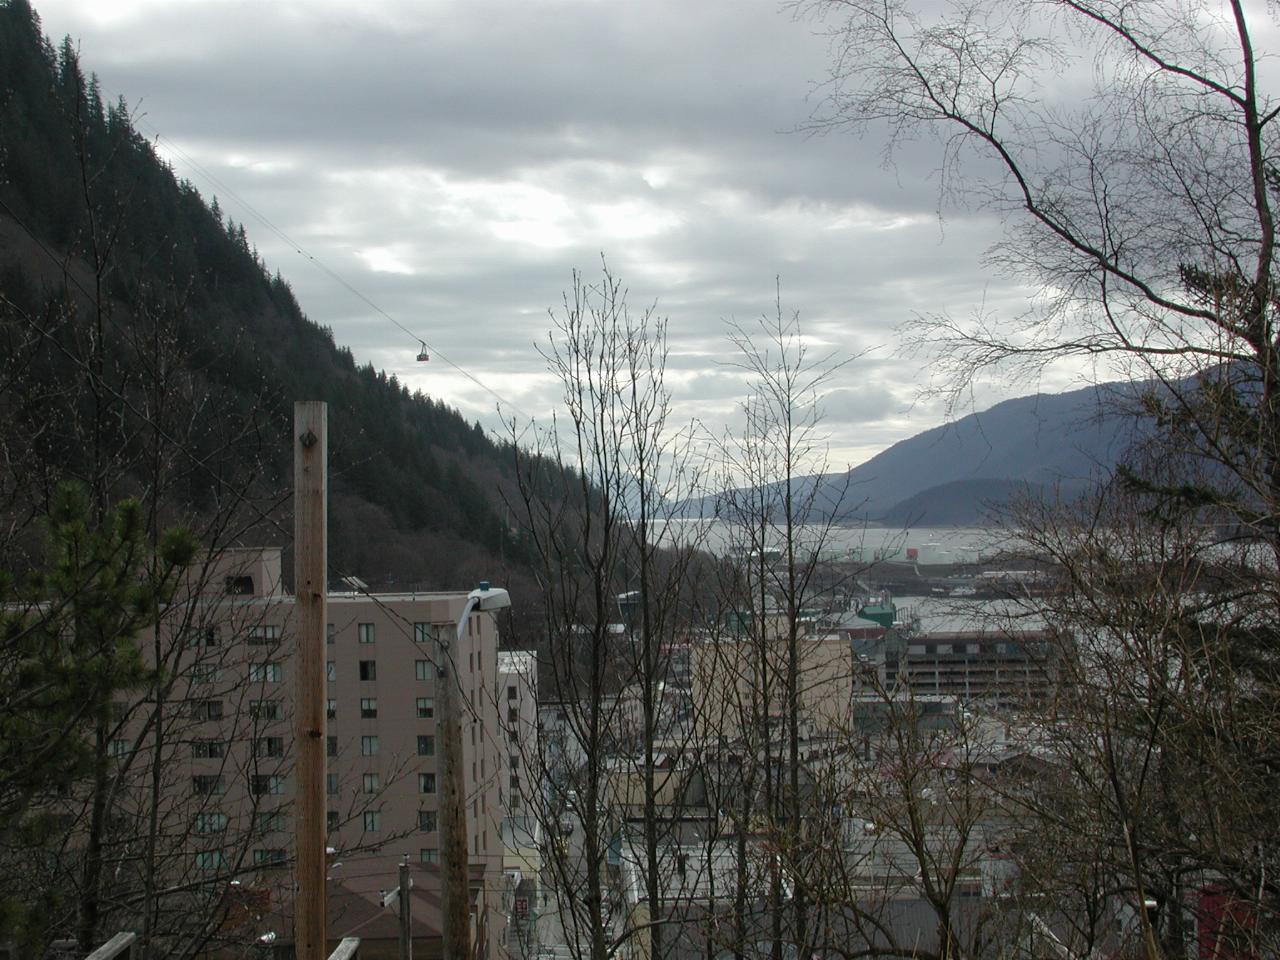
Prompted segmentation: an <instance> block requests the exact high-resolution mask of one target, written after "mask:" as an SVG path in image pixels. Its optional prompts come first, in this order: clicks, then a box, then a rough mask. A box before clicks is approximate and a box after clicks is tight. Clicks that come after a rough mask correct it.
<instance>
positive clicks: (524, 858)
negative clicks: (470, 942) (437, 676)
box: [498, 650, 543, 957]
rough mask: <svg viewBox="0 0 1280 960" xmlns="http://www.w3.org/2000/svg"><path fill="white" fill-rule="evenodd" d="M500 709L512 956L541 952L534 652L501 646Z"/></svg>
mask: <svg viewBox="0 0 1280 960" xmlns="http://www.w3.org/2000/svg"><path fill="white" fill-rule="evenodd" d="M498 709H499V711H500V713H501V715H502V724H503V725H502V742H503V744H504V753H503V754H502V757H503V759H504V766H503V774H502V776H501V777H500V782H499V788H498V794H499V799H500V801H501V803H502V806H503V819H502V872H503V877H504V878H505V881H506V885H507V890H506V907H507V913H508V917H509V921H508V925H507V930H506V942H505V943H504V944H503V946H504V947H505V949H506V952H507V954H508V956H511V957H533V956H536V955H537V952H538V948H539V943H538V936H537V934H538V915H539V911H540V906H541V883H540V880H541V877H542V844H543V831H542V824H541V822H540V821H539V818H538V816H537V814H538V812H539V809H540V803H539V797H538V796H537V794H536V791H537V790H538V789H539V780H540V774H539V771H540V769H541V756H540V754H539V750H538V662H537V657H536V656H535V655H534V653H533V652H532V651H528V650H499V651H498Z"/></svg>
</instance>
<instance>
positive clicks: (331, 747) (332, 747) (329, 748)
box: [324, 735, 338, 757]
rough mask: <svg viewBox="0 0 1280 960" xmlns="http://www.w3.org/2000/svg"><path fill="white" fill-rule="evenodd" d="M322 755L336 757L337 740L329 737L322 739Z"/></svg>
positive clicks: (331, 736)
mask: <svg viewBox="0 0 1280 960" xmlns="http://www.w3.org/2000/svg"><path fill="white" fill-rule="evenodd" d="M324 753H325V756H326V757H336V756H337V755H338V738H337V737H335V736H333V735H330V736H327V737H325V738H324Z"/></svg>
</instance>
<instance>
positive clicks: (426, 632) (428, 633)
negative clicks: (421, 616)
mask: <svg viewBox="0 0 1280 960" xmlns="http://www.w3.org/2000/svg"><path fill="white" fill-rule="evenodd" d="M435 638H436V634H435V631H434V630H433V629H432V627H431V624H429V623H415V624H414V625H413V642H414V643H431V642H433V641H434V640H435Z"/></svg>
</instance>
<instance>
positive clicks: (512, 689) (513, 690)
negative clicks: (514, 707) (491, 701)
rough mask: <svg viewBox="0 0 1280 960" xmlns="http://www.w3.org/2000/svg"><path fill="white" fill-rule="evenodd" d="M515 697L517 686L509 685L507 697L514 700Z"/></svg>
mask: <svg viewBox="0 0 1280 960" xmlns="http://www.w3.org/2000/svg"><path fill="white" fill-rule="evenodd" d="M515 698H516V688H515V687H507V699H508V700H514V699H515Z"/></svg>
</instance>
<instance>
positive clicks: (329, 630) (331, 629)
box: [324, 623, 338, 646]
mask: <svg viewBox="0 0 1280 960" xmlns="http://www.w3.org/2000/svg"><path fill="white" fill-rule="evenodd" d="M337 635H338V628H337V627H335V626H334V625H333V624H332V623H326V624H325V625H324V642H325V643H326V644H327V645H328V646H333V641H334V638H335V637H337Z"/></svg>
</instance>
